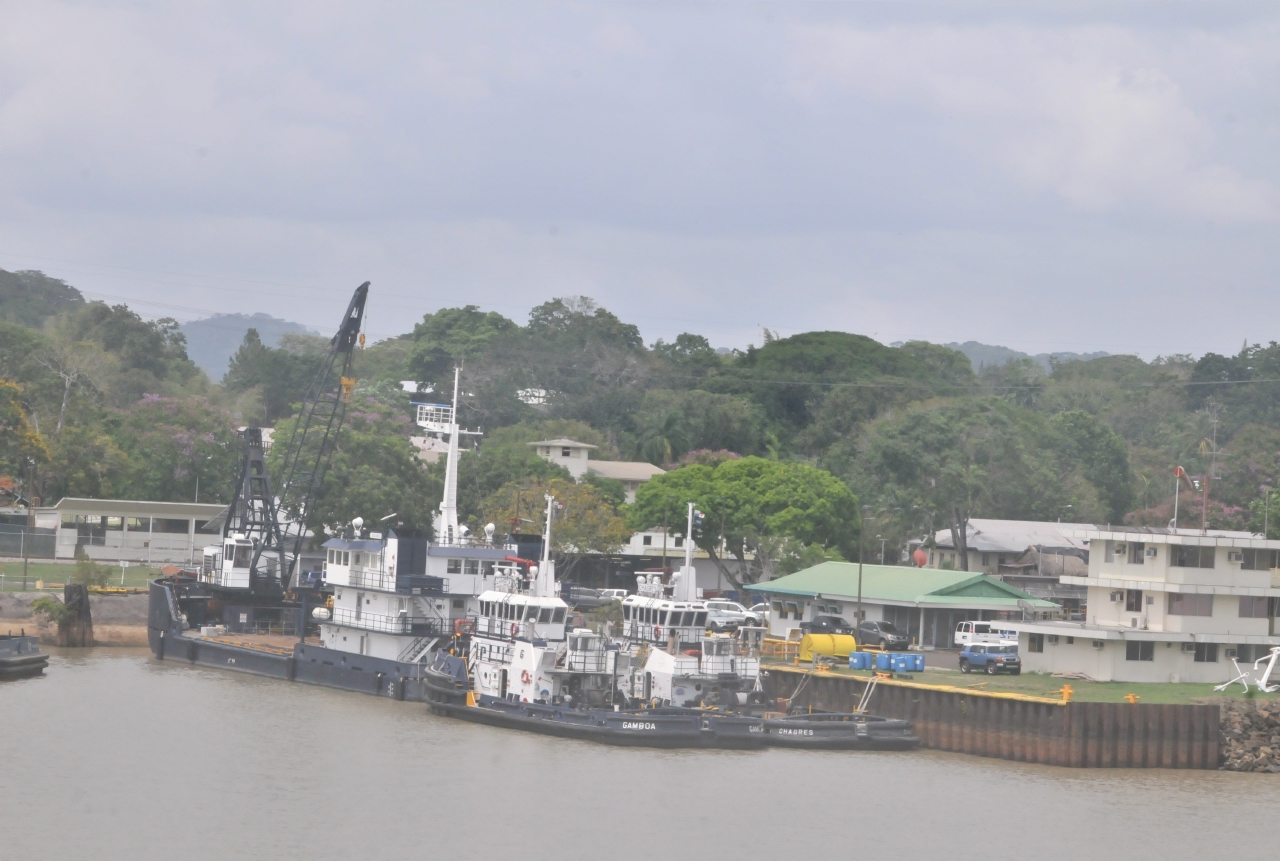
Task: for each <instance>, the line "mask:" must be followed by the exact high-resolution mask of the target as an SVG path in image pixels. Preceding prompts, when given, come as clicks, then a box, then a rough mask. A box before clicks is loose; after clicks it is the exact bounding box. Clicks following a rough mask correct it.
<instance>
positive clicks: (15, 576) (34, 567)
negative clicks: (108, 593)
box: [0, 560, 160, 592]
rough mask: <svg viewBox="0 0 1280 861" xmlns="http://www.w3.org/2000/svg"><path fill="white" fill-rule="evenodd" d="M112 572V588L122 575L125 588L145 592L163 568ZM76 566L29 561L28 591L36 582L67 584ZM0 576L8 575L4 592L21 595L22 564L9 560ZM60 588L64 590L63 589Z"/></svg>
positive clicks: (139, 567)
mask: <svg viewBox="0 0 1280 861" xmlns="http://www.w3.org/2000/svg"><path fill="white" fill-rule="evenodd" d="M103 567H108V568H110V569H111V576H110V579H109V580H108V581H107V585H109V586H119V585H121V575H122V574H123V575H124V585H125V586H130V587H133V588H136V589H145V588H146V586H147V581H148V580H150V579H153V578H155V577H158V576H160V571H159V568H152V567H149V566H146V565H130V566H129V567H128V568H121V567H120V566H119V565H110V566H103ZM75 571H76V566H75V563H74V562H43V561H41V562H35V561H32V562H29V563H28V565H27V588H28V589H29V590H34V589H35V588H36V587H35V582H36V581H37V580H43V581H44V582H45V585H46V588H48V584H50V583H58V584H62V583H66V582H68V580H69V579H70V578H71V577H72V576H73V575H74V574H75ZM0 574H2V575H4V576H3V579H0V591H5V592H20V591H21V590H22V561H21V560H18V561H16V562H14V561H5V562H0ZM59 588H61V587H60V586H59Z"/></svg>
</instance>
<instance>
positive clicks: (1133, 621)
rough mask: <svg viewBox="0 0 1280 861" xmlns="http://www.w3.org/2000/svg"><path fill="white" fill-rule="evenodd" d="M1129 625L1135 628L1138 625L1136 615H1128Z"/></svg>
mask: <svg viewBox="0 0 1280 861" xmlns="http://www.w3.org/2000/svg"><path fill="white" fill-rule="evenodd" d="M1129 627H1130V628H1136V627H1138V617H1137V616H1130V617H1129Z"/></svg>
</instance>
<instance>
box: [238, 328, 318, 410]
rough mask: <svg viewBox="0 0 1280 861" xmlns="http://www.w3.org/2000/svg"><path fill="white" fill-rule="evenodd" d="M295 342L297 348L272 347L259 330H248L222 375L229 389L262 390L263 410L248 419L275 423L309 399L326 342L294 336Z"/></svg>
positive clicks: (240, 390) (260, 393)
mask: <svg viewBox="0 0 1280 861" xmlns="http://www.w3.org/2000/svg"><path fill="white" fill-rule="evenodd" d="M286 337H287V336H286ZM281 340H282V341H283V340H284V338H282V339H281ZM293 343H294V345H295V347H294V349H287V348H272V347H268V346H266V345H265V344H263V343H262V338H261V337H259V335H258V330H257V329H250V330H249V331H247V332H245V335H244V341H243V342H242V343H241V344H240V348H239V349H238V350H236V352H235V355H233V356H232V357H231V363H230V365H229V366H228V367H227V373H226V376H224V377H223V378H222V384H223V386H225V387H226V388H227V390H228V391H231V392H236V393H242V392H248V391H256V392H257V393H259V395H260V397H261V412H259V413H257V414H250V415H246V416H245V421H247V422H250V423H255V424H268V425H269V424H273V423H274V422H276V421H277V420H278V419H282V418H284V417H285V416H288V415H291V414H292V413H293V407H294V405H295V404H298V403H301V402H302V400H303V399H304V398H306V396H307V388H308V387H309V386H310V385H311V382H312V380H313V378H314V377H315V375H316V373H317V371H318V369H319V366H320V362H321V361H322V358H323V350H322V349H320V348H321V347H323V346H324V342H323V341H321V343H320V344H316V343H314V341H312V340H304V339H295V341H293Z"/></svg>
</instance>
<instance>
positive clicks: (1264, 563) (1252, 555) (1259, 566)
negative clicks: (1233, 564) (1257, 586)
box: [1240, 549, 1280, 571]
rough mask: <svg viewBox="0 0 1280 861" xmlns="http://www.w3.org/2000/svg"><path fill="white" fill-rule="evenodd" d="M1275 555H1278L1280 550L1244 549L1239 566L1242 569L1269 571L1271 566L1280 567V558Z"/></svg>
mask: <svg viewBox="0 0 1280 861" xmlns="http://www.w3.org/2000/svg"><path fill="white" fill-rule="evenodd" d="M1277 556H1280V550H1255V549H1250V550H1246V551H1244V560H1243V561H1242V562H1241V564H1240V568H1241V569H1242V570H1244V571H1270V570H1271V569H1272V568H1280V558H1277Z"/></svg>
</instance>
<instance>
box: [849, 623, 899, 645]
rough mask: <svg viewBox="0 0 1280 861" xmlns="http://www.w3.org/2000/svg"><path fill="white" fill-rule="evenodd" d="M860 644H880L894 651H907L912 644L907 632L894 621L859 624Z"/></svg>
mask: <svg viewBox="0 0 1280 861" xmlns="http://www.w3.org/2000/svg"><path fill="white" fill-rule="evenodd" d="M858 629H859V630H858V645H861V646H880V647H881V648H884V649H888V650H889V651H893V652H902V651H905V650H906V648H907V646H909V645H910V644H911V640H910V638H909V637H907V635H906V634H904V633H902V631H900V630H899V629H898V628H895V627H894V625H893V623H892V622H863V623H862V624H861V625H859V626H858Z"/></svg>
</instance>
